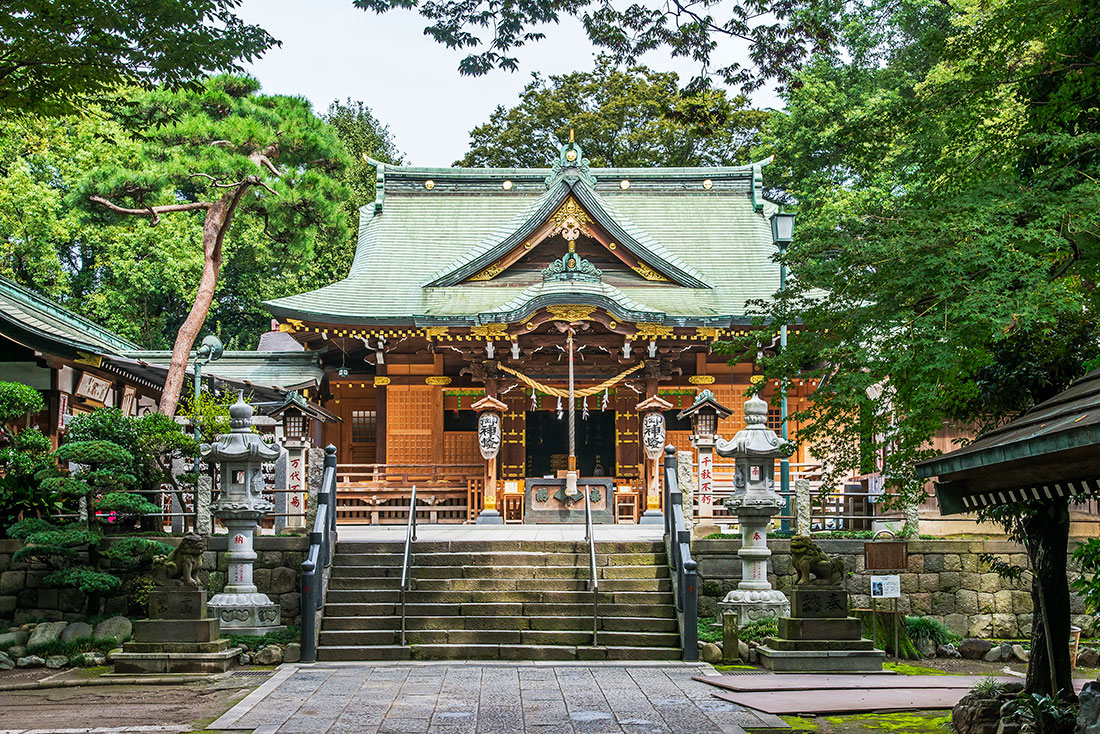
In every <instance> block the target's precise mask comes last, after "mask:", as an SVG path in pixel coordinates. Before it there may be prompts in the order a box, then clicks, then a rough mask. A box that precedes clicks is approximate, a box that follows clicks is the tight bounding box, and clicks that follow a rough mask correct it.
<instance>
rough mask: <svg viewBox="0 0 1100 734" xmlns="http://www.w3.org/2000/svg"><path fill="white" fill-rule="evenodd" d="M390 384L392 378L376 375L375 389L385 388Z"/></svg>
mask: <svg viewBox="0 0 1100 734" xmlns="http://www.w3.org/2000/svg"><path fill="white" fill-rule="evenodd" d="M388 384H390V378H388V377H386V376H385V375H375V376H374V386H375V387H385V386H386V385H388Z"/></svg>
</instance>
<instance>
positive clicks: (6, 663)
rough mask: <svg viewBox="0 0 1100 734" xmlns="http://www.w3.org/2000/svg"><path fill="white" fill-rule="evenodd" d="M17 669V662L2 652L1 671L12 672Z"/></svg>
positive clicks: (0, 657)
mask: <svg viewBox="0 0 1100 734" xmlns="http://www.w3.org/2000/svg"><path fill="white" fill-rule="evenodd" d="M14 667H15V661H14V660H12V659H11V658H9V657H8V656H7V654H5V653H4V652H0V670H11V669H12V668H14Z"/></svg>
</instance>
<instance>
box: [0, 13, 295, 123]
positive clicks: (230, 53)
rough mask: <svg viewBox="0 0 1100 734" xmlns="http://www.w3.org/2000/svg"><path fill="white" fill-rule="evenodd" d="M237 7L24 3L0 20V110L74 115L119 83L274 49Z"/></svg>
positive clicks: (167, 80) (176, 75) (231, 66)
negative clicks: (236, 10)
mask: <svg viewBox="0 0 1100 734" xmlns="http://www.w3.org/2000/svg"><path fill="white" fill-rule="evenodd" d="M239 5H240V0H156V1H155V2H151V3H150V2H144V3H132V2H123V3H119V2H109V1H108V0H23V1H22V2H10V3H5V8H4V10H5V12H4V13H3V14H0V110H4V111H6V112H9V113H10V112H13V111H23V112H33V113H40V114H51V115H52V114H68V113H72V112H80V111H84V110H85V109H86V106H87V105H88V104H89V103H91V102H94V101H97V100H99V99H101V98H102V97H103V96H104V95H106V94H109V93H110V92H112V91H113V90H114V89H115V88H117V87H119V86H121V85H124V84H133V83H135V82H136V83H140V84H152V83H156V82H161V83H164V84H167V85H169V86H172V87H176V86H180V85H182V84H184V83H187V82H192V81H194V80H196V79H199V78H201V77H203V76H204V75H206V74H211V73H216V72H238V71H240V70H241V67H240V61H242V60H243V61H251V60H253V59H254V58H256V57H258V56H260V55H262V54H263V53H264V51H266V50H267V49H269V48H271V47H272V46H275V45H279V42H278V41H276V40H275V39H274V38H272V37H271V36H270V35H268V33H267V32H266V31H265V30H264V29H262V28H260V27H259V26H255V25H248V24H246V23H244V22H243V21H241V19H240V18H238V17H237V16H236V15H234V14H233V11H234V9H235V8H236V7H237V6H239Z"/></svg>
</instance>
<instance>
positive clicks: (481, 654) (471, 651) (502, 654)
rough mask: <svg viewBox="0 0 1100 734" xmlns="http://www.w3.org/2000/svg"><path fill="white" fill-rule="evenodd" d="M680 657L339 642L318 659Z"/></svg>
mask: <svg viewBox="0 0 1100 734" xmlns="http://www.w3.org/2000/svg"><path fill="white" fill-rule="evenodd" d="M410 657H412V658H414V659H417V660H679V659H680V650H679V648H671V647H618V646H612V647H603V646H601V647H585V646H568V645H500V644H485V645H413V646H411V647H401V646H398V645H386V646H381V645H380V646H366V647H365V646H359V645H339V646H330V647H319V648H318V649H317V659H318V660H321V661H326V662H335V661H350V660H407V659H409V658H410Z"/></svg>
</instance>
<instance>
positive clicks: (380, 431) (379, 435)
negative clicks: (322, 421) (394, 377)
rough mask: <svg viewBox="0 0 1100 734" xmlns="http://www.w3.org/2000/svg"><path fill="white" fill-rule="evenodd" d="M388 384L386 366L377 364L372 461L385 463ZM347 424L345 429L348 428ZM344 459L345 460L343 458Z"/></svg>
mask: <svg viewBox="0 0 1100 734" xmlns="http://www.w3.org/2000/svg"><path fill="white" fill-rule="evenodd" d="M388 384H390V378H389V377H386V366H385V365H384V364H380V365H378V376H376V377H375V378H374V390H375V396H376V398H375V404H374V420H375V424H374V456H375V459H374V462H375V463H376V464H385V463H387V462H386V413H387V411H386V393H387V392H388V391H387V389H386V385H388ZM350 429H351V427H350V426H349V427H348V429H347V430H350ZM345 461H347V460H346V459H345Z"/></svg>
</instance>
